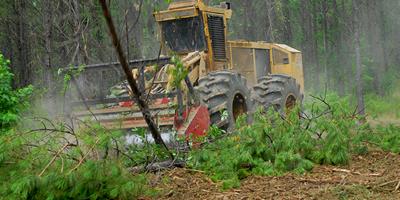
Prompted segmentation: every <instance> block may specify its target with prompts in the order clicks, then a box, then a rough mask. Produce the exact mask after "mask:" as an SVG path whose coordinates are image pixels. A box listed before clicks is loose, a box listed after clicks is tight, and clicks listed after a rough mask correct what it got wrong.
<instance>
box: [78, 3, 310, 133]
mask: <svg viewBox="0 0 400 200" xmlns="http://www.w3.org/2000/svg"><path fill="white" fill-rule="evenodd" d="M231 15H232V10H231V4H230V3H225V2H224V3H221V4H220V5H219V6H215V7H210V6H207V5H205V4H204V3H203V2H202V1H201V0H186V1H184V0H183V1H175V2H173V3H171V4H170V5H169V7H168V9H167V10H165V11H158V12H155V13H154V17H155V20H156V21H157V23H158V25H159V30H160V34H159V35H160V37H161V38H160V40H161V45H162V55H169V56H171V57H166V56H161V57H159V58H157V59H151V60H134V61H130V62H129V64H130V67H131V68H132V70H133V72H134V73H133V74H134V76H135V78H136V80H138V84H139V86H140V88H141V90H142V91H143V93H145V94H148V96H146V99H148V102H149V107H150V109H151V114H152V115H153V116H152V117H154V119H155V121H156V122H157V124H158V126H159V127H160V128H161V129H162V130H174V131H176V133H178V135H184V136H190V135H194V136H204V135H205V134H206V130H207V129H208V128H209V126H210V125H217V126H219V127H221V128H224V129H232V128H233V127H234V124H235V121H236V119H237V118H238V117H239V116H240V115H242V114H250V113H251V112H252V111H254V110H255V108H256V107H260V106H263V107H265V108H269V107H271V106H273V107H274V108H275V109H277V110H279V111H281V112H283V111H284V110H285V109H288V108H291V107H292V106H294V105H295V104H296V103H301V101H302V99H303V91H304V79H303V65H302V54H301V52H300V51H298V50H296V49H294V48H291V47H289V46H287V45H284V44H275V43H267V42H249V41H242V40H240V41H229V40H227V33H228V30H227V28H228V27H227V22H228V20H229V19H230V18H231ZM176 58H177V59H176ZM118 64H119V63H111V64H108V65H102V64H97V65H90V66H86V69H100V68H104V67H112V66H117V65H118ZM110 65H111V66H110ZM185 72H186V73H185ZM182 74H183V75H184V76H185V77H184V78H182V79H180V80H181V83H178V84H176V80H177V76H181V75H182ZM180 80H179V79H178V81H180ZM174 82H175V84H174ZM115 88H128V89H127V90H125V91H124V90H122V91H123V92H120V95H119V96H118V95H117V96H113V97H108V98H105V99H100V100H87V101H85V104H86V108H88V109H89V111H79V109H78V110H75V111H73V112H72V115H73V117H74V118H76V119H80V120H84V119H92V120H97V121H99V122H100V123H101V124H102V125H104V126H105V127H108V128H115V129H133V128H137V127H143V128H145V127H147V124H146V123H145V120H144V119H143V116H142V114H141V112H140V111H139V108H138V107H137V106H136V105H135V102H133V101H132V98H130V96H129V93H130V92H131V91H130V90H129V87H128V86H125V85H124V84H121V85H119V86H116V87H114V89H115ZM74 105H77V104H76V103H75V104H74ZM77 107H79V106H77ZM80 109H81V110H82V107H80ZM163 128H164V129H163ZM163 138H165V137H164V136H163Z"/></svg>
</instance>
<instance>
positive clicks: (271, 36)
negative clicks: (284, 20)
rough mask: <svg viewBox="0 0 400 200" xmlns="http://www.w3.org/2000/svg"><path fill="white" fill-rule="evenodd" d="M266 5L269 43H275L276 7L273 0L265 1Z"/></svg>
mask: <svg viewBox="0 0 400 200" xmlns="http://www.w3.org/2000/svg"><path fill="white" fill-rule="evenodd" d="M265 3H266V10H267V12H266V13H267V20H266V22H267V33H266V36H267V38H266V39H267V41H268V42H275V37H274V21H273V13H274V5H273V0H265Z"/></svg>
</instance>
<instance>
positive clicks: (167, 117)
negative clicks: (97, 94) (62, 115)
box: [71, 57, 210, 140]
mask: <svg viewBox="0 0 400 200" xmlns="http://www.w3.org/2000/svg"><path fill="white" fill-rule="evenodd" d="M190 58H191V57H190ZM169 62H170V58H158V59H150V60H134V61H130V65H132V69H138V71H139V72H140V73H139V74H141V75H140V76H139V77H138V80H139V86H140V88H141V89H142V90H143V91H146V90H145V89H144V88H145V82H146V80H145V78H144V77H145V67H144V66H146V65H153V64H164V65H165V64H167V63H169ZM111 65H113V66H116V65H119V63H111V64H95V65H90V66H86V67H85V70H105V69H110V66H111ZM73 69H75V68H73ZM101 74H103V73H101ZM102 79H103V77H102V78H101V80H102ZM184 81H185V83H186V86H187V88H188V93H184V92H182V91H181V90H180V89H179V88H178V89H176V91H175V92H171V93H167V94H165V92H162V91H161V92H156V93H154V94H153V93H151V94H150V95H149V97H148V98H147V99H148V104H149V109H150V113H151V115H152V116H153V118H154V120H155V122H156V123H157V125H158V126H159V127H160V129H161V132H173V130H175V131H176V132H177V133H178V137H182V136H185V138H186V139H188V140H189V139H190V138H192V137H191V135H192V134H193V137H194V138H196V137H202V136H205V135H206V131H207V130H208V128H209V126H210V117H209V112H208V109H207V107H206V106H204V105H201V104H200V100H199V99H198V98H197V97H196V94H195V92H194V88H193V86H192V84H191V82H190V80H189V78H188V77H186V78H185V80H184ZM100 83H101V81H100ZM75 84H76V87H77V90H78V91H79V86H78V84H77V83H76V82H75ZM100 88H101V91H104V90H105V88H103V87H100ZM124 88H126V85H124ZM79 93H81V95H80V96H81V99H85V98H84V97H83V94H82V92H79ZM184 97H185V98H184ZM171 103H173V104H175V105H177V106H173V105H172V104H171ZM71 107H72V108H73V110H72V113H71V116H72V118H73V119H75V122H77V123H78V125H81V124H83V123H82V122H84V121H85V120H90V121H95V122H99V123H100V124H101V125H102V126H104V127H106V128H108V129H123V130H131V129H134V128H146V127H148V126H147V123H146V122H145V120H144V117H143V115H142V113H141V111H140V109H139V108H138V106H137V105H136V103H135V102H134V101H132V97H129V96H128V95H127V94H126V95H125V96H124V97H119V98H103V99H97V100H86V101H84V102H75V103H72V105H71Z"/></svg>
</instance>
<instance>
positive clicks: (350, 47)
mask: <svg viewBox="0 0 400 200" xmlns="http://www.w3.org/2000/svg"><path fill="white" fill-rule="evenodd" d="M219 2H220V1H216V0H209V1H208V3H209V4H211V5H218V4H219ZM231 3H232V9H233V18H232V19H231V21H230V23H229V26H230V27H229V38H230V39H243V40H252V41H268V42H276V43H285V44H288V45H291V46H293V47H295V48H297V49H299V50H301V51H302V52H303V62H304V68H305V80H306V88H307V89H308V91H310V92H315V91H321V90H322V89H325V88H328V89H329V90H333V91H336V92H338V93H339V94H340V95H345V94H355V88H354V86H355V82H356V59H355V53H356V52H355V30H357V29H359V32H360V33H361V34H360V45H361V46H360V47H361V52H360V53H361V62H362V80H363V83H364V84H363V85H364V87H365V92H366V93H374V94H377V95H385V93H388V92H390V90H388V88H391V87H392V86H393V84H394V82H393V81H395V80H396V77H397V74H398V71H399V68H400V51H399V50H398V49H399V47H400V38H399V37H398V33H399V31H400V24H399V23H400V22H399V20H397V18H398V16H399V15H400V13H399V10H400V3H399V1H397V0H385V1H382V2H378V1H371V0H252V1H239V0H232V1H231ZM166 5H167V2H165V1H163V0H123V1H112V2H111V9H112V14H113V16H114V20H115V21H116V24H117V28H118V31H119V33H120V36H121V38H122V43H123V45H124V49H125V50H126V52H127V53H128V55H129V58H130V59H137V58H152V57H156V56H157V52H158V48H159V43H158V42H157V38H158V36H157V31H158V29H157V25H156V23H155V20H154V19H153V16H152V13H153V12H154V11H155V10H159V9H162V8H165V7H166ZM0 9H1V12H0V29H1V31H0V46H1V47H2V49H1V51H2V53H3V54H4V55H5V57H7V58H9V59H10V60H11V63H12V71H13V73H14V74H15V75H16V77H15V82H14V86H15V87H21V86H25V85H28V84H32V83H33V84H34V85H36V86H38V87H37V88H46V90H44V91H45V92H50V93H53V94H55V91H57V89H59V87H60V81H58V82H57V81H56V80H58V79H60V77H58V76H57V70H58V69H59V68H61V67H66V66H69V65H82V64H93V63H99V62H110V61H116V60H117V59H116V55H115V53H114V52H113V49H112V46H111V43H110V39H109V38H108V35H107V31H106V29H105V28H106V27H105V23H104V20H103V18H101V11H100V7H99V4H98V2H97V1H78V0H62V1H51V0H36V1H25V0H15V1H14V0H3V4H2V7H1V8H0ZM357 13H359V15H358V14H357ZM357 15H358V16H357ZM56 83H57V84H56Z"/></svg>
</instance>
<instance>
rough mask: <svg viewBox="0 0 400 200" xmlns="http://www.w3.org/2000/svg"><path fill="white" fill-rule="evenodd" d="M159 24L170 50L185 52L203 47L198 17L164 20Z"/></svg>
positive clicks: (202, 36)
mask: <svg viewBox="0 0 400 200" xmlns="http://www.w3.org/2000/svg"><path fill="white" fill-rule="evenodd" d="M161 25H162V34H163V36H164V40H165V44H166V45H167V46H168V47H169V48H170V49H171V50H172V51H175V52H179V53H187V52H193V51H201V50H204V49H205V46H206V45H205V40H204V29H203V25H202V23H201V20H200V17H193V18H185V19H177V20H171V21H164V22H162V23H161Z"/></svg>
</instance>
